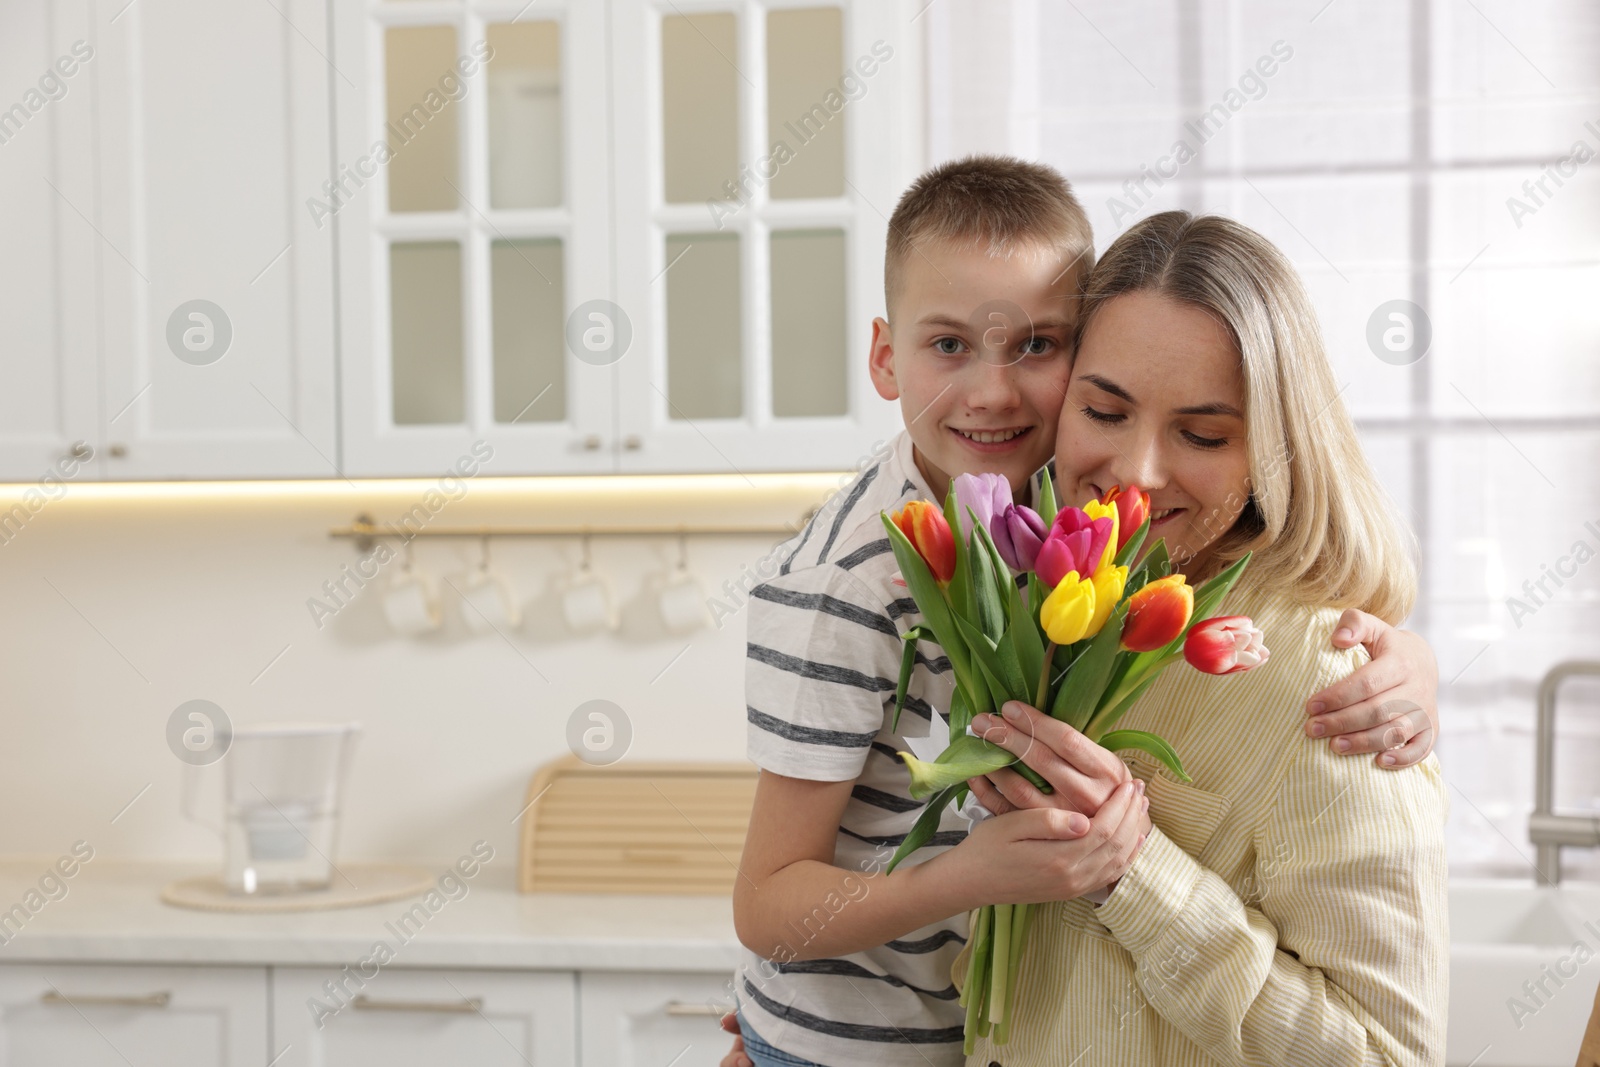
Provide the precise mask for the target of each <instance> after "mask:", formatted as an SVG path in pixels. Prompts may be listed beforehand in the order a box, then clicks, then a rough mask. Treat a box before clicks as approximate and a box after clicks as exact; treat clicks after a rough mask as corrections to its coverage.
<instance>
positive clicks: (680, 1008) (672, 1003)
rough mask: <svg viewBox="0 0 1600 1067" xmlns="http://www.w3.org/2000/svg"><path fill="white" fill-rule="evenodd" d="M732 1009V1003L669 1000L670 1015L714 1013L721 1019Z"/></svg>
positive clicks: (668, 1009) (668, 1011)
mask: <svg viewBox="0 0 1600 1067" xmlns="http://www.w3.org/2000/svg"><path fill="white" fill-rule="evenodd" d="M732 1010H733V1007H732V1005H722V1004H700V1003H696V1002H692V1001H687V1000H669V1001H668V1002H667V1014H668V1015H680V1016H681V1015H696V1016H703V1015H714V1016H716V1017H717V1018H719V1019H720V1018H722V1017H723V1016H724V1015H726V1014H728V1013H729V1012H730V1011H732Z"/></svg>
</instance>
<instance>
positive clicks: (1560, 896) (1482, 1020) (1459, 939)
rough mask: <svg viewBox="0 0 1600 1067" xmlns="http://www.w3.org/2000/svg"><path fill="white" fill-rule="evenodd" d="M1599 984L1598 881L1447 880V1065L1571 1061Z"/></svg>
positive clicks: (1533, 1066)
mask: <svg viewBox="0 0 1600 1067" xmlns="http://www.w3.org/2000/svg"><path fill="white" fill-rule="evenodd" d="M1541 981H1542V982H1543V988H1542V989H1541V988H1540V983H1541ZM1524 983H1528V986H1527V988H1524ZM1597 986H1600V885H1595V884H1589V883H1581V882H1568V883H1565V884H1563V885H1561V886H1559V887H1554V888H1551V887H1544V888H1538V887H1535V886H1534V885H1533V884H1532V883H1531V882H1526V883H1525V882H1511V881H1498V880H1493V881H1491V880H1466V879H1462V880H1452V881H1451V883H1450V1021H1449V1027H1448V1035H1447V1040H1446V1049H1445V1063H1446V1064H1447V1067H1468V1065H1469V1064H1470V1065H1472V1067H1573V1064H1574V1063H1575V1062H1576V1060H1577V1058H1578V1046H1579V1044H1580V1043H1581V1042H1582V1041H1583V1032H1584V1028H1585V1027H1586V1026H1587V1025H1588V1021H1589V1013H1590V1011H1591V1010H1592V1009H1593V1007H1594V996H1595V988H1596V987H1597Z"/></svg>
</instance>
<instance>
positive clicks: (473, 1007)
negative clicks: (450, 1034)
mask: <svg viewBox="0 0 1600 1067" xmlns="http://www.w3.org/2000/svg"><path fill="white" fill-rule="evenodd" d="M350 1006H351V1007H352V1008H355V1009H356V1010H357V1011H431V1012H440V1013H444V1014H447V1015H472V1014H475V1013H477V1012H480V1011H482V1010H483V998H482V997H469V998H468V999H466V1000H373V999H372V998H371V997H369V996H367V995H366V994H365V993H363V994H361V995H360V996H358V997H356V998H355V999H354V1000H352V1001H351V1002H350Z"/></svg>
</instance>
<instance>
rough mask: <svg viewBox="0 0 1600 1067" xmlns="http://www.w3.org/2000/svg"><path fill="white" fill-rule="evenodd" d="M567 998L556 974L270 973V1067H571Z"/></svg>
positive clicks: (571, 1004)
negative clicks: (366, 976) (458, 1066)
mask: <svg viewBox="0 0 1600 1067" xmlns="http://www.w3.org/2000/svg"><path fill="white" fill-rule="evenodd" d="M575 994H576V978H575V976H574V975H573V974H571V973H570V972H562V971H556V972H530V971H435V970H400V969H395V968H384V969H382V970H377V971H376V974H375V975H374V976H373V977H371V978H370V979H363V978H362V977H361V975H360V973H359V972H358V971H357V970H356V968H354V967H351V968H347V969H345V970H344V971H336V970H327V969H321V968H292V967H279V968H274V969H273V975H272V1003H273V1042H274V1047H273V1050H272V1055H273V1056H281V1057H282V1058H281V1059H279V1060H277V1062H276V1063H275V1064H274V1067H370V1065H372V1064H383V1065H385V1067H441V1065H445V1064H452V1065H453V1064H461V1065H462V1067H467V1065H470V1067H526V1065H532V1067H571V1065H575V1064H576V1063H577V1062H578V1056H577V1034H576V1030H575V1019H576V1017H577V1003H576V996H575ZM268 1058H269V1059H270V1058H271V1057H268Z"/></svg>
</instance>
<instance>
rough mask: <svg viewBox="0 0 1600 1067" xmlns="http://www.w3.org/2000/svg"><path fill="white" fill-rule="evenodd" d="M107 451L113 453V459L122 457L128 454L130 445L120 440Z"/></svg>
mask: <svg viewBox="0 0 1600 1067" xmlns="http://www.w3.org/2000/svg"><path fill="white" fill-rule="evenodd" d="M106 451H107V452H110V453H111V458H112V459H121V458H122V457H123V456H126V455H127V454H128V446H127V445H125V444H123V443H121V442H120V441H119V442H117V443H116V444H114V445H112V446H111V447H110V448H108V449H106Z"/></svg>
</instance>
